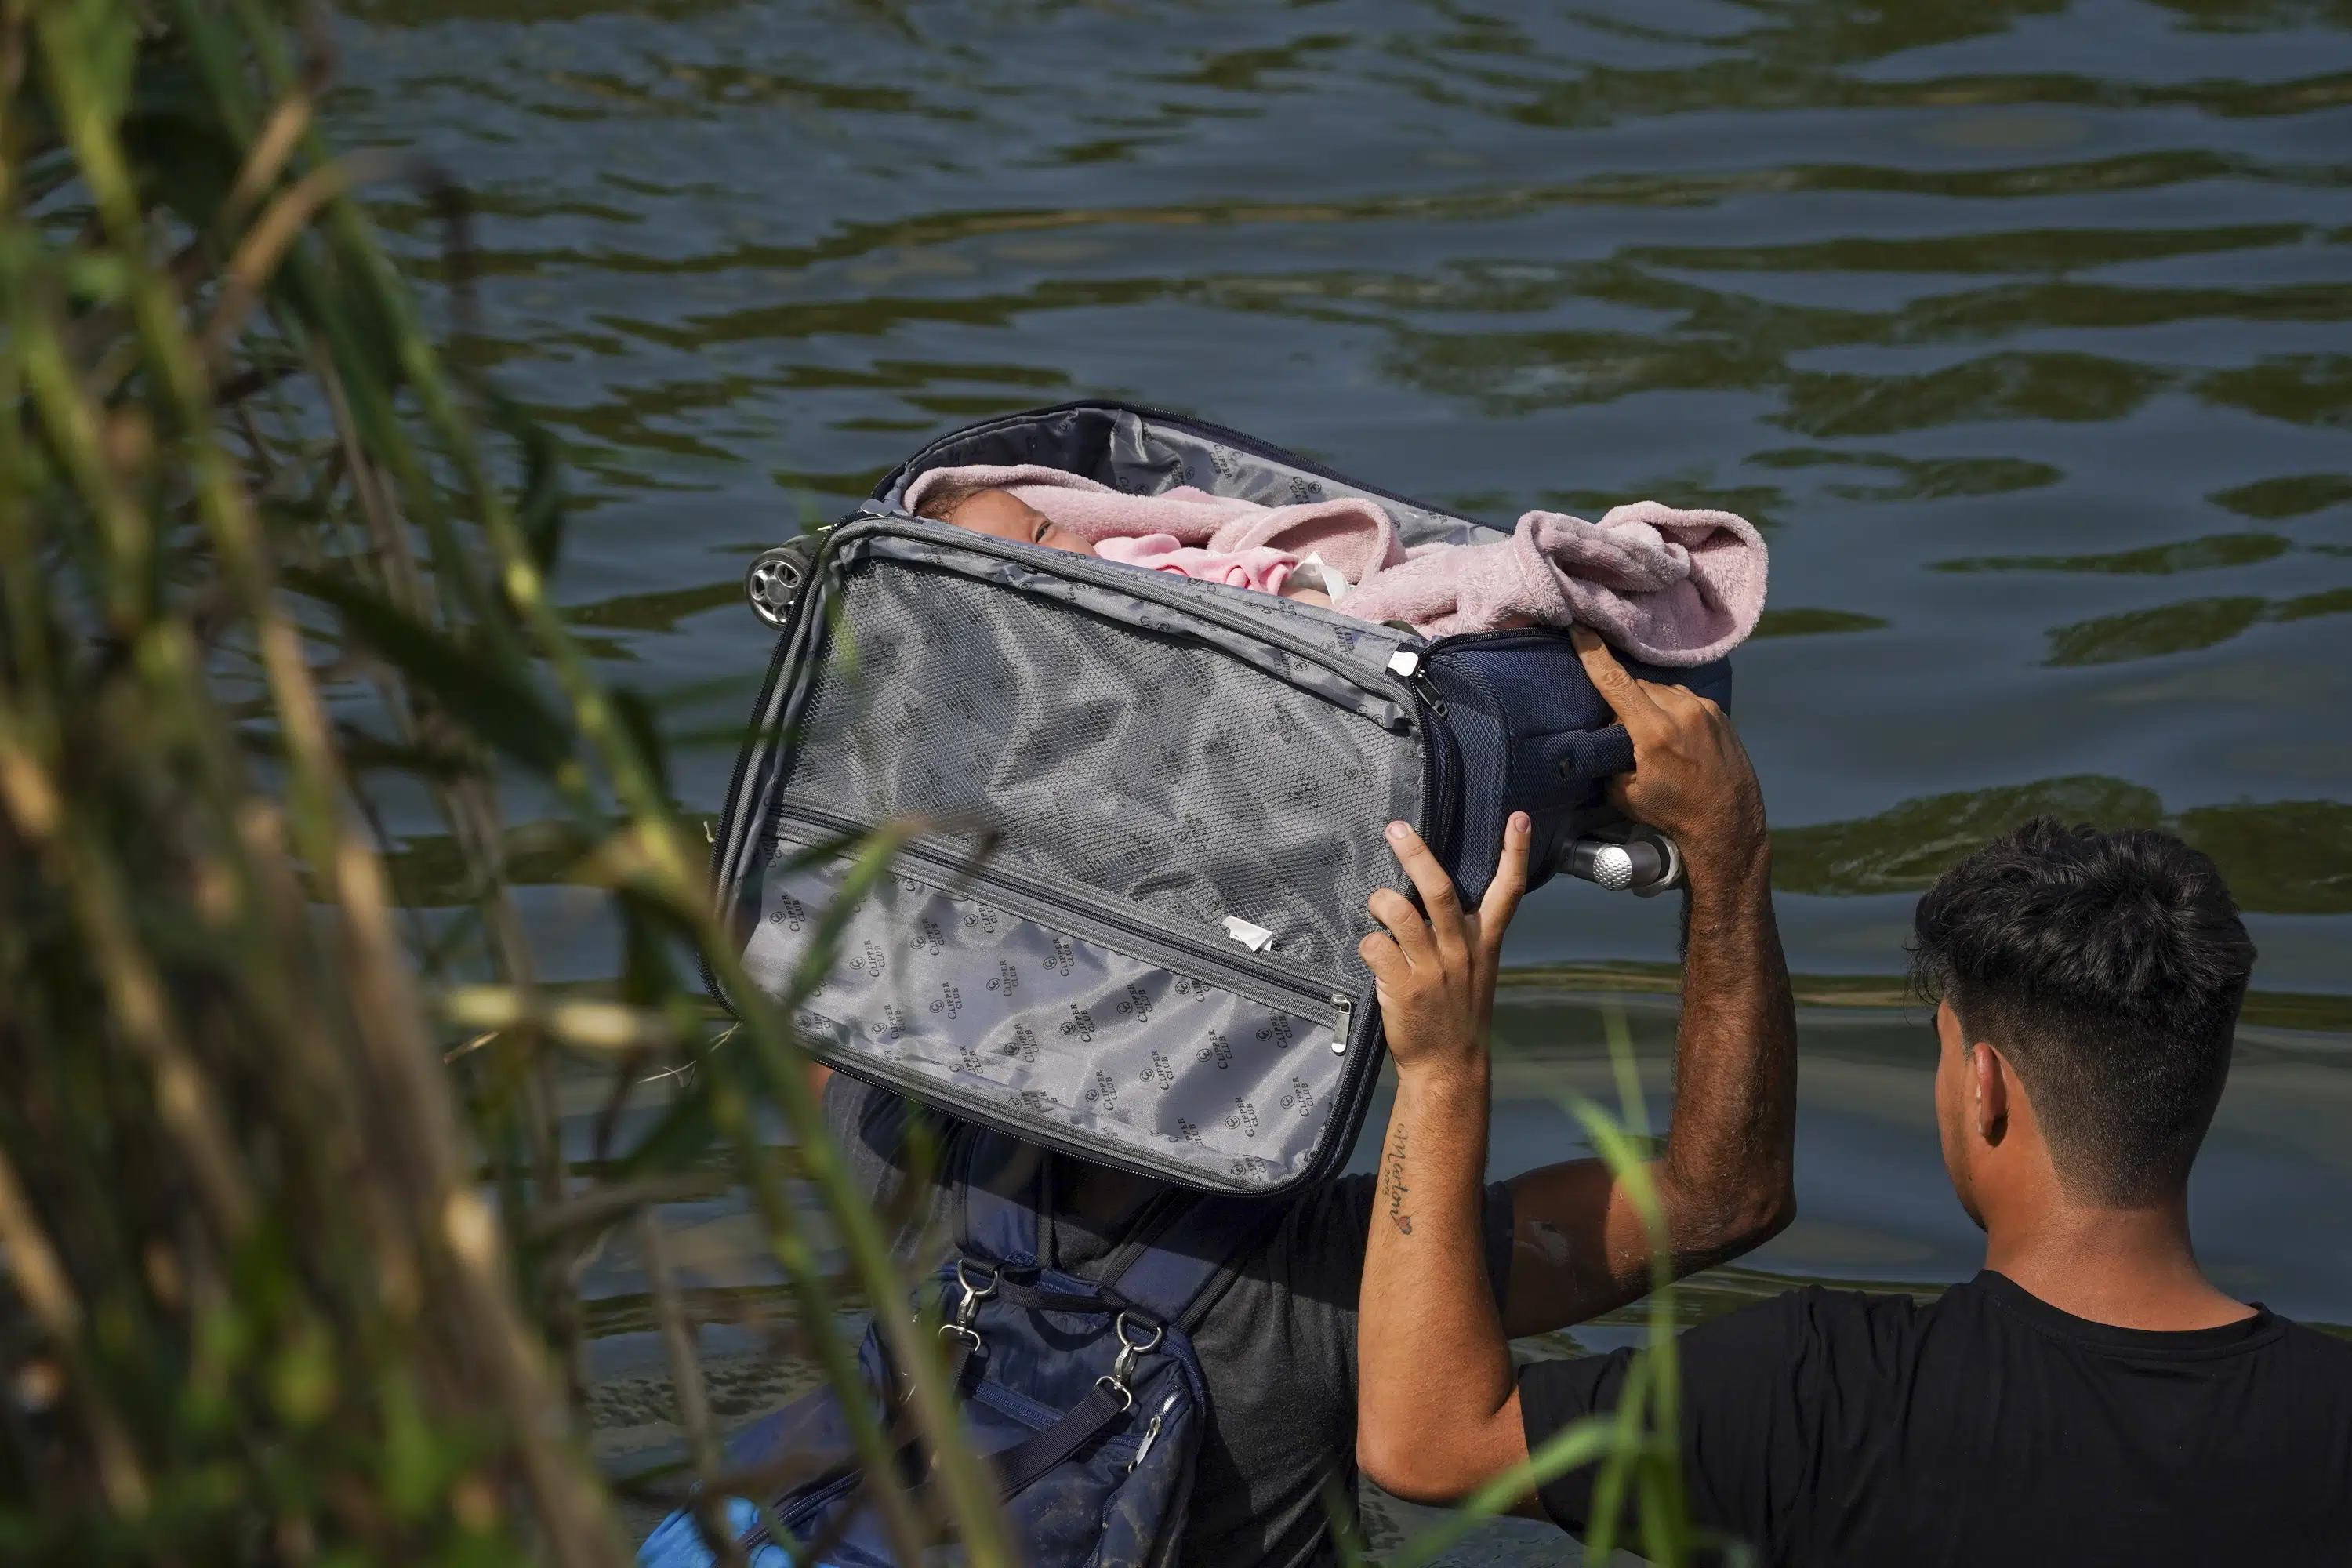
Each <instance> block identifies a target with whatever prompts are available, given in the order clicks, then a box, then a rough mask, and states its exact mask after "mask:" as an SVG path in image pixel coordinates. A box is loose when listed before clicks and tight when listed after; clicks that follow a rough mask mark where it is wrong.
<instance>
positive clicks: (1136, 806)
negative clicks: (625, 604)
mask: <svg viewBox="0 0 2352 1568" xmlns="http://www.w3.org/2000/svg"><path fill="white" fill-rule="evenodd" d="M953 578H961V579H962V581H961V582H954V581H951V579H953ZM811 598H812V600H813V601H819V602H815V603H813V604H812V605H810V606H809V607H807V608H804V609H803V612H802V613H801V614H800V615H799V616H796V618H795V624H794V629H793V637H794V641H795V647H796V648H798V649H800V650H803V657H802V658H801V659H800V660H799V661H798V664H797V665H796V666H795V667H794V668H796V670H797V671H798V678H797V679H786V680H783V681H780V682H779V683H778V689H777V690H776V691H775V693H774V694H773V695H772V700H771V703H770V712H769V714H767V715H763V720H764V721H766V722H769V723H772V724H775V725H776V726H777V727H778V732H779V733H780V734H781V735H782V737H784V741H783V742H782V743H780V744H775V745H772V746H770V747H768V748H766V749H765V750H766V752H767V754H766V756H765V757H764V758H762V759H760V760H759V762H758V763H757V764H756V765H757V767H758V768H759V770H760V771H761V773H764V775H765V777H764V779H763V780H756V781H755V783H754V790H753V793H752V794H751V795H748V796H747V797H746V798H747V799H748V800H749V801H751V802H756V803H758V806H759V809H758V810H757V812H756V820H755V821H754V822H752V823H749V824H746V823H738V824H736V825H735V826H736V833H735V835H734V837H735V840H736V842H734V843H732V844H730V845H729V846H723V847H722V848H723V849H724V850H725V851H726V853H725V855H724V857H723V858H722V864H723V865H725V866H727V867H729V868H730V874H729V877H728V882H729V885H730V887H731V888H732V889H733V894H732V897H733V900H734V902H735V907H736V909H737V911H738V917H739V920H740V922H741V927H742V929H745V930H746V931H748V932H749V933H750V934H749V936H748V937H747V945H746V950H745V953H744V957H745V962H746V964H747V967H748V968H749V969H750V971H751V975H752V978H753V979H754V980H755V982H757V983H758V984H760V985H761V987H762V988H763V989H767V990H769V991H771V992H772V993H775V994H782V992H784V991H785V990H786V988H787V986H788V984H789V980H790V977H791V975H792V974H793V972H794V970H795V969H796V968H797V966H798V964H799V963H800V961H801V956H802V954H803V952H804V950H805V942H806V940H807V933H808V932H809V931H811V930H812V929H813V925H814V916H815V915H816V913H817V912H819V911H821V910H823V909H824V907H825V906H826V905H827V904H828V903H829V902H830V901H831V900H832V898H833V895H834V890H835V889H836V888H837V886H838V885H839V880H840V877H841V875H842V871H843V866H842V864H841V863H840V862H838V861H833V862H824V861H818V862H816V863H811V862H810V859H809V857H808V855H807V853H806V851H807V850H808V848H809V847H810V846H813V845H818V844H823V843H826V842H830V841H833V840H835V839H836V838H837V837H839V836H840V835H841V834H842V833H844V832H845V831H847V832H854V831H856V830H857V829H858V828H861V827H864V826H870V825H872V824H874V823H877V822H878V821H881V820H884V819H885V818H887V817H891V816H904V815H919V816H924V817H926V818H928V819H929V822H930V823H931V824H932V825H933V827H934V830H933V831H930V832H928V833H926V834H924V835H923V836H921V837H919V839H918V840H917V841H916V842H915V843H914V844H912V845H911V846H909V847H908V849H907V850H906V851H904V852H903V853H902V854H901V855H900V857H899V858H898V860H897V861H896V862H894V864H893V867H892V874H891V875H889V876H887V877H886V878H885V879H883V880H882V882H881V884H880V885H878V886H877V888H876V889H874V890H873V891H872V892H871V893H870V894H869V895H868V896H867V897H866V899H865V900H863V902H862V904H861V906H860V907H859V908H858V909H857V910H856V911H855V912H854V913H853V914H852V915H851V916H850V920H849V924H848V926H847V928H846V930H845V940H844V942H843V946H842V950H841V957H840V962H839V963H836V965H835V968H834V970H833V972H832V973H830V974H829V975H827V976H826V977H825V978H824V982H823V984H822V985H821V986H820V987H819V989H818V991H817V992H816V994H814V995H812V996H810V997H809V998H808V999H807V1005H806V1006H805V1007H804V1008H803V1014H802V1016H801V1018H800V1020H799V1022H800V1025H801V1026H802V1027H803V1030H804V1031H805V1032H806V1033H807V1035H808V1036H809V1037H810V1040H811V1043H812V1045H813V1046H814V1047H815V1048H816V1049H817V1051H818V1054H819V1055H821V1056H823V1057H824V1058H826V1059H827V1060H829V1061H831V1062H833V1063H834V1064H835V1065H836V1066H840V1067H844V1068H848V1069H850V1070H851V1071H853V1072H855V1073H857V1074H859V1075H861V1076H864V1077H866V1078H869V1079H876V1080H877V1081H883V1082H888V1083H892V1084H894V1085H896V1086H898V1087H900V1088H903V1089H908V1091H910V1092H913V1093H916V1094H917V1095H918V1096H919V1097H920V1098H924V1099H927V1100H932V1101H934V1102H936V1103H940V1104H943V1105H946V1106H950V1107H961V1108H963V1109H966V1110H970V1111H973V1112H976V1113H980V1114H983V1115H985V1116H987V1117H988V1118H989V1119H990V1120H991V1121H995V1122H997V1123H998V1124H1000V1125H1004V1126H1007V1127H1009V1128H1012V1129H1013V1130H1015V1131H1021V1132H1023V1133H1024V1134H1026V1135H1029V1136H1032V1137H1034V1138H1036V1139H1037V1140H1038V1141H1039V1142H1045V1143H1047V1144H1050V1145H1053V1146H1056V1147H1061V1148H1065V1149H1068V1150H1070V1151H1072V1152H1078V1153H1081V1154H1083V1155H1085V1156H1086V1157H1088V1158H1092V1159H1097V1160H1103V1161H1107V1162H1108V1163H1118V1164H1126V1165H1129V1166H1130V1167H1132V1168H1135V1169H1139V1170H1144V1171H1148V1172H1151V1173H1157V1174H1161V1175H1166V1176H1170V1177H1172V1178H1174V1179H1177V1180H1181V1181H1182V1182H1184V1183H1186V1184H1190V1185H1194V1186H1206V1187H1213V1188H1220V1189H1223V1190H1229V1191H1236V1192H1265V1191H1272V1190H1276V1189H1280V1188H1284V1187H1287V1186H1289V1185H1292V1184H1296V1183H1297V1182H1300V1181H1303V1180H1307V1179H1309V1178H1311V1177H1312V1176H1314V1175H1316V1174H1318V1173H1323V1172H1325V1171H1327V1170H1328V1168H1330V1167H1331V1166H1332V1165H1333V1164H1334V1163H1336V1159H1337V1158H1338V1157H1339V1156H1342V1155H1344V1149H1340V1150H1338V1151H1336V1152H1335V1150H1334V1147H1333V1145H1334V1142H1335V1141H1344V1140H1349V1139H1352V1137H1353V1134H1354V1131H1355V1129H1354V1126H1353V1125H1352V1121H1350V1123H1349V1124H1347V1125H1339V1124H1338V1123H1335V1121H1334V1115H1335V1112H1342V1113H1352V1114H1353V1115H1360V1110H1361V1100H1362V1095H1361V1093H1360V1092H1358V1093H1354V1094H1350V1092H1349V1090H1350V1089H1351V1088H1352V1087H1354V1086H1355V1085H1356V1081H1357V1079H1358V1078H1359V1077H1360V1075H1362V1074H1363V1073H1365V1072H1368V1071H1369V1070H1370V1061H1369V1060H1368V1059H1367V1058H1370V1056H1371V1055H1373V1054H1374V1053H1373V1042H1372V1040H1371V1039H1370V1038H1353V1037H1351V1035H1352V1033H1353V1026H1354V1025H1355V1023H1356V1021H1357V1020H1359V1019H1362V1018H1363V1017H1364V1016H1366V1015H1367V1014H1368V1013H1369V1012H1370V1008H1369V1007H1368V1006H1367V1005H1366V1004H1367V1003H1368V1002H1369V1000H1370V989H1369V977H1368V976H1367V975H1366V974H1365V973H1364V972H1363V969H1362V964H1361V962H1360V960H1359V959H1358V957H1357V955H1356V952H1355V944H1356V942H1357V940H1358V938H1359V937H1360V935H1361V933H1362V932H1363V931H1365V930H1367V929H1369V926H1370V917H1369V916H1368V915H1366V914H1365V912H1364V900H1365V899H1366V898H1367V897H1368V896H1369V895H1370V892H1371V890H1372V889H1375V888H1378V887H1383V886H1392V885H1394V884H1395V882H1396V880H1397V875H1396V868H1395V865H1394V862H1393V860H1392V858H1390V856H1389V855H1388V852H1387V850H1386V848H1385V846H1384V845H1383V844H1382V842H1381V837H1380V833H1379V826H1380V824H1381V822H1383V821H1386V820H1388V819H1389V818H1391V817H1395V816H1402V817H1404V818H1406V819H1407V820H1412V821H1418V820H1419V812H1420V806H1421V797H1422V791H1423V755H1422V742H1421V737H1420V735H1419V733H1418V731H1417V730H1416V729H1415V727H1414V725H1413V722H1412V709H1411V707H1410V699H1409V697H1408V696H1407V694H1406V693H1405V691H1404V690H1403V689H1402V687H1401V686H1400V684H1399V683H1398V682H1397V680H1396V679H1395V678H1394V677H1392V676H1391V675H1389V674H1388V673H1387V670H1386V668H1385V665H1386V660H1387V658H1388V655H1389V654H1390V653H1391V652H1392V651H1394V649H1395V647H1397V646H1398V644H1399V641H1400V639H1399V637H1398V636H1397V634H1394V633H1391V632H1389V631H1387V630H1385V629H1384V628H1381V627H1377V626H1366V625H1364V624H1362V623H1360V622H1354V621H1349V620H1348V619H1347V618H1346V617H1344V616H1335V615H1330V614H1328V613H1325V612H1320V611H1317V610H1313V609H1310V608H1308V607H1306V606H1300V605H1292V604H1290V603H1289V602H1287V601H1284V600H1280V599H1276V598H1273V597H1271V596H1269V595H1255V594H1248V593H1245V592H1243V591H1240V590H1231V589H1223V588H1220V587H1217V586H1215V585H1213V584H1192V583H1186V582H1181V581H1178V580H1174V579H1171V578H1168V577H1166V576H1165V575H1164V574H1151V573H1143V572H1138V571H1136V570H1134V569H1132V568H1126V567H1120V566H1118V565H1115V564H1113V563H1104V562H1098V561H1095V560H1092V559H1089V558H1087V557H1082V556H1074V555H1067V554H1063V553H1059V552H1045V551H1040V550H1035V549H1033V548H1032V547H1029V546H1024V545H1018V544H1013V543H1008V542H1002V541H997V540H994V539H991V538H988V537H986V536H982V535H975V534H971V533H970V532H966V531H960V530H952V529H948V528H945V527H941V526H939V525H934V524H929V523H917V522H911V521H881V520H877V521H859V522H856V523H854V524H852V525H849V526H848V527H847V528H845V530H844V531H843V533H842V534H841V536H840V537H838V538H837V539H836V540H835V541H834V542H833V544H832V546H831V547H830V548H829V550H828V552H827V554H826V560H825V563H824V566H823V567H822V568H821V569H820V574H819V579H818V582H817V584H814V585H813V587H812V589H811ZM1055 601H1058V603H1057V602H1055ZM828 626H829V627H830V635H831V637H832V639H833V640H832V642H831V644H830V646H829V647H828V649H827V652H826V654H825V656H824V658H821V659H810V658H807V657H806V656H805V651H804V650H805V649H806V648H807V647H811V646H814V639H815V638H816V637H819V636H821V635H824V634H825V632H826V629H827V627H828ZM1268 677H1272V678H1274V679H1273V680H1271V681H1270V680H1269V679H1268ZM1277 682H1278V684H1277ZM983 848H985V850H986V853H985V854H984V855H982V854H981V853H980V852H981V851H982V849H983ZM1228 916H1232V917H1235V918H1237V919H1239V920H1241V921H1246V922H1248V923H1249V924H1250V925H1253V926H1256V927H1259V928H1262V929H1263V930H1264V931H1266V932H1268V933H1270V935H1271V941H1270V944H1269V945H1268V946H1267V947H1266V948H1265V951H1264V952H1251V951H1250V950H1249V949H1248V948H1246V947H1245V946H1244V945H1243V944H1242V943H1241V942H1237V941H1235V940H1234V939H1233V937H1231V936H1230V935H1228V934H1227V931H1226V929H1225V926H1224V921H1225V918H1226V917H1228ZM849 1020H855V1021H856V1026H853V1024H852V1023H851V1022H849ZM1365 1033H1366V1034H1367V1035H1369V1033H1370V1031H1369V1030H1366V1031H1365ZM1335 1044H1336V1045H1338V1046H1339V1047H1342V1048H1341V1049H1339V1050H1336V1051H1335V1050H1334V1049H1333V1048H1332V1047H1333V1046H1334V1045H1335Z"/></svg>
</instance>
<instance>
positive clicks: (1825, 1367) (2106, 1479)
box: [1519, 1272, 2352, 1568]
mask: <svg viewBox="0 0 2352 1568" xmlns="http://www.w3.org/2000/svg"><path fill="white" fill-rule="evenodd" d="M1679 1343H1680V1350H1681V1361H1682V1369H1683V1370H1682V1398H1683V1426H1684V1454H1685V1462H1686V1465H1687V1467H1688V1468H1687V1478H1688V1484H1689V1489H1690V1498H1691V1507H1692V1510H1693V1511H1694V1512H1695V1513H1696V1515H1697V1517H1698V1519H1699V1521H1701V1522H1702V1523H1705V1524H1709V1525H1713V1526H1715V1527H1716V1528H1717V1529H1720V1530H1723V1531H1727V1532H1729V1533H1731V1534H1733V1535H1737V1536H1739V1537H1741V1538H1743V1539H1745V1540H1747V1541H1748V1542H1753V1543H1754V1544H1755V1545H1756V1546H1757V1547H1759V1549H1760V1551H1761V1552H1762V1554H1763V1558H1764V1561H1765V1562H1767V1563H1791V1564H1799V1563H1801V1564H1817V1563H1818V1564H1834V1565H1837V1568H1867V1565H1870V1564H1877V1563H1885V1564H1890V1565H1892V1564H1900V1565H1901V1568H1928V1565H1932V1564H1937V1563H1953V1564H1963V1563H1965V1564H1970V1565H1974V1564H1981V1563H2002V1564H2005V1565H2008V1568H2033V1565H2035V1564H2042V1563H2048V1564H2052V1565H2053V1568H2055V1565H2057V1564H2062V1563H2063V1564H2067V1565H2069V1568H2073V1565H2074V1564H2080V1563H2131V1564H2135V1565H2137V1564H2154V1563H2199V1564H2207V1563H2231V1564H2237V1563H2281V1564H2285V1563H2294V1564H2298V1565H2300V1564H2310V1563H2352V1342H2345V1341H2342V1340H2337V1339H2333V1338H2330V1337H2329V1336H2327V1335H2326V1334H2322V1333H2318V1332H2316V1331H2313V1330H2310V1329H2306V1328H2304V1327H2302V1326H2300V1325H2299V1324H2295V1323H2291V1322H2288V1321H2286V1320H2285V1319H2284V1318H2281V1317H2278V1316H2276V1315H2275V1314H2273V1313H2271V1312H2268V1311H2259V1310H2258V1311H2257V1312H2256V1313H2255V1314H2254V1316H2252V1318H2249V1319H2247V1320H2245V1321H2242V1322H2236V1323H2230V1324H2226V1325H2224V1326H2222V1327H2221V1328H2218V1329H2196V1330H2190V1331H2187V1332H2182V1333H2159V1332H2153V1331H2147V1330H2142V1329H2118V1328H2111V1327H2109V1326H2107V1325H2105V1324H2103V1323H2094V1322H2089V1321H2085V1320H2084V1319H2081V1318H2077V1317H2074V1316H2072V1315H2070V1314H2068V1313H2065V1312H2062V1311H2060V1310H2058V1309H2057V1308H2055V1307H2053V1306H2051V1305H2050V1304H2049V1303H2048V1302H2046V1301H2042V1300H2038V1299H2037V1298H2035V1297H2033V1296H2031V1295H2028V1294H2027V1293H2026V1292H2025V1291H2024V1290H2022V1289H2020V1288H2019V1287H2018V1286H2017V1285H2016V1284H2014V1283H2013V1282H2011V1280H2009V1279H2004V1278H2002V1277H2001V1276H2000V1275H1999V1274H1994V1273H1990V1272H1987V1273H1983V1274H1979V1275H1978V1276H1977V1277H1976V1279H1973V1280H1971V1281H1969V1283H1968V1284H1965V1285H1958V1286H1955V1287H1953V1288H1952V1289H1950V1290H1948V1291H1947V1292H1945V1294H1944V1296H1943V1298H1942V1299H1941V1300H1937V1301H1936V1302H1933V1303H1932V1304H1922V1303H1920V1302H1916V1301H1914V1300H1909V1299H1908V1298H1903V1297H1894V1298H1890V1297H1883V1296H1878V1297H1874V1296H1864V1295H1859V1294H1856V1293H1854V1292H1853V1291H1847V1290H1824V1289H1818V1288H1816V1289H1803V1290H1796V1291H1791V1292H1790V1293H1789V1294H1788V1295H1785V1296H1780V1297H1777V1298H1775V1299H1773V1300H1769V1301H1763V1302H1759V1303H1758V1304H1757V1305H1755V1306H1752V1307H1747V1308H1743V1309H1741V1310H1738V1311H1736V1312H1731V1313H1727V1314H1726V1315H1725V1316H1723V1317H1721V1318H1717V1319H1716V1320H1714V1321H1711V1322H1707V1323H1703V1324H1701V1325H1699V1326H1698V1327H1697V1328H1695V1329H1693V1330H1691V1331H1689V1332H1688V1333H1686V1334H1685V1335H1683V1336H1682V1339H1681V1341H1680V1342H1679ZM1630 1355H1631V1352H1617V1353H1615V1354H1612V1355H1606V1356H1593V1357H1591V1358H1588V1359H1585V1360H1580V1361H1567V1362H1548V1363H1538V1364H1536V1365H1533V1366H1530V1367H1528V1368H1526V1369H1525V1370H1524V1371H1523V1372H1521V1373H1520V1374H1519V1400H1520V1406H1521V1410H1522V1413H1523V1415H1524V1416H1525V1419H1526V1425H1527V1433H1528V1447H1529V1448H1530V1449H1531V1450H1532V1449H1533V1448H1534V1447H1536V1446H1538V1444H1540V1443H1541V1442H1542V1441H1543V1439H1544V1438H1545V1437H1546V1436H1548V1435H1549V1434H1550V1433H1553V1432H1556V1431H1558V1430H1559V1428H1560V1427H1561V1426H1564V1425H1566V1424H1567V1423H1568V1422H1570V1421H1572V1420H1575V1419H1576V1418H1577V1417H1579V1416H1581V1415H1589V1414H1591V1413H1592V1412H1593V1411H1595V1410H1602V1409H1608V1408H1611V1407H1612V1406H1613V1405H1615V1403H1616V1400H1617V1395H1618V1391H1619V1389H1620V1387H1621V1386H1622V1383H1623V1379H1624V1374H1625V1366H1626V1363H1627V1361H1628V1359H1629V1358H1630ZM1592 1476H1593V1472H1592V1471H1591V1469H1589V1468H1588V1469H1585V1470H1582V1471H1579V1472H1576V1473H1574V1474H1572V1475H1570V1476H1565V1477H1562V1478H1561V1479H1559V1480H1556V1481H1554V1482H1553V1483H1552V1484H1551V1485H1549V1486H1548V1487H1546V1488H1545V1489H1543V1501H1544V1504H1545V1506H1546V1508H1548V1509H1549V1510H1550V1512H1551V1516H1552V1518H1553V1519H1554V1520H1556V1521H1559V1524H1560V1525H1561V1526H1562V1527H1563V1528H1566V1529H1569V1530H1572V1531H1582V1530H1583V1528H1584V1526H1585V1524H1586V1522H1587V1520H1586V1515H1587V1512H1588V1511H1589V1510H1590V1508H1591V1491H1592Z"/></svg>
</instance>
